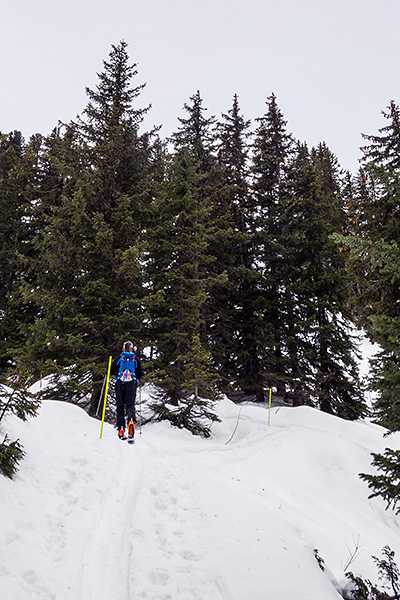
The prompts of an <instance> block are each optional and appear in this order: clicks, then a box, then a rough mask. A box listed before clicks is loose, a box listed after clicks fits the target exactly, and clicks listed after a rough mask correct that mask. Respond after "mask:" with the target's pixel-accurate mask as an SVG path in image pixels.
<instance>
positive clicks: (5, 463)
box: [0, 436, 25, 479]
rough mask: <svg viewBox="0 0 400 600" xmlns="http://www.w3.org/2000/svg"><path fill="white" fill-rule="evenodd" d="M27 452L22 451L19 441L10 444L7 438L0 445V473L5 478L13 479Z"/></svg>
mask: <svg viewBox="0 0 400 600" xmlns="http://www.w3.org/2000/svg"><path fill="white" fill-rule="evenodd" d="M24 456H25V452H24V451H23V449H22V446H21V444H20V443H19V440H15V441H14V442H9V440H8V437H7V436H5V437H4V440H3V441H2V443H1V444H0V472H1V473H3V475H4V476H5V477H9V478H10V479H12V478H13V476H14V475H15V473H16V472H17V471H18V463H19V462H20V461H21V460H22V459H23V458H24Z"/></svg>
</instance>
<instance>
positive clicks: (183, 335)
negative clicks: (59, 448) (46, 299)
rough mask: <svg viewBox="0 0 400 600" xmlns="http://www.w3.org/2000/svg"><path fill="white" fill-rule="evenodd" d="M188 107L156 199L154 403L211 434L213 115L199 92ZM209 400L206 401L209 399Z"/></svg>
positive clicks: (178, 421)
mask: <svg viewBox="0 0 400 600" xmlns="http://www.w3.org/2000/svg"><path fill="white" fill-rule="evenodd" d="M190 100H191V104H185V106H184V108H185V110H186V112H187V113H188V118H187V119H184V118H181V119H180V122H181V127H180V129H179V130H178V132H177V133H176V134H174V136H173V140H174V144H175V152H174V154H173V156H171V158H170V164H169V168H168V173H167V181H166V184H165V187H164V193H163V194H162V195H161V197H160V198H159V201H158V202H156V203H155V207H154V209H155V214H154V220H155V221H156V223H157V226H154V224H153V227H152V232H151V233H150V235H152V236H153V238H152V243H151V247H150V266H149V271H150V277H151V282H152V299H151V306H152V308H151V314H152V320H153V328H154V337H155V340H156V343H157V359H156V361H155V381H156V382H157V384H158V385H159V387H160V389H161V393H160V394H159V401H158V402H156V403H155V404H154V407H155V409H156V411H157V412H158V414H159V415H160V418H167V419H169V420H171V422H173V423H174V424H176V425H178V426H181V427H186V428H188V429H189V430H191V431H192V432H193V433H200V434H202V435H206V436H207V435H209V424H210V421H213V420H215V419H216V417H215V415H214V414H213V412H212V408H211V406H210V405H209V402H208V400H212V399H213V398H214V397H215V372H214V369H213V367H212V364H211V357H210V353H209V349H208V347H207V343H206V335H205V305H206V301H207V297H208V294H209V291H210V289H211V286H212V284H213V282H214V279H215V278H214V274H213V271H212V258H211V259H210V254H209V252H210V246H211V244H212V239H213V236H214V233H215V232H214V226H213V224H212V223H211V222H210V210H211V205H212V197H211V194H212V189H213V187H212V183H213V178H214V173H215V172H214V168H215V158H214V157H213V155H212V150H211V142H212V135H211V132H210V128H211V126H212V123H213V119H212V118H211V119H206V118H205V116H204V110H205V109H204V108H203V106H202V99H201V97H200V94H199V92H197V94H196V95H195V96H193V97H192V98H191V99H190ZM203 399H205V400H203Z"/></svg>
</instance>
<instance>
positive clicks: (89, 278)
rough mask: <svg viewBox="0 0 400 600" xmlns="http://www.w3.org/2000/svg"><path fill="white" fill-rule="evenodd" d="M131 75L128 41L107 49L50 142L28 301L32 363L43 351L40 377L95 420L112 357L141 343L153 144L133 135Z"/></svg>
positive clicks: (138, 112) (138, 118)
mask: <svg viewBox="0 0 400 600" xmlns="http://www.w3.org/2000/svg"><path fill="white" fill-rule="evenodd" d="M136 74H137V71H136V65H130V64H129V57H128V54H127V44H126V43H125V42H120V44H119V45H118V46H112V49H111V52H110V56H109V61H105V62H104V70H103V71H102V73H101V74H100V75H99V84H98V86H97V87H96V89H95V90H89V89H87V94H88V97H89V103H88V105H87V107H86V109H85V111H84V113H83V116H82V118H81V119H79V121H78V122H77V123H71V124H69V125H68V126H67V128H66V132H65V133H64V134H63V135H53V136H52V138H51V139H49V140H48V142H47V143H48V146H49V148H50V149H51V151H50V154H49V162H50V165H49V166H48V169H47V173H46V175H47V176H48V177H50V178H51V179H52V180H53V182H55V183H56V184H57V185H56V188H55V190H54V191H52V192H51V191H50V190H49V189H48V188H49V186H48V183H49V180H48V179H46V178H44V181H43V187H44V188H45V190H47V195H45V201H44V202H42V204H41V205H40V210H41V214H40V219H41V220H42V227H41V229H40V231H39V233H38V235H37V238H36V247H37V250H38V255H39V258H38V260H37V262H36V264H35V265H34V269H35V271H36V274H37V287H36V288H35V290H33V292H32V294H31V297H32V300H34V301H35V302H36V303H37V304H38V305H39V306H40V307H41V316H40V319H38V320H37V322H36V324H35V326H34V327H33V328H32V330H31V337H30V338H29V344H28V346H30V355H31V356H36V357H37V358H39V356H40V354H41V353H42V356H43V360H42V366H43V370H44V372H53V373H54V372H56V375H57V381H56V385H57V390H58V393H59V394H60V397H61V398H64V399H68V400H73V401H80V402H82V404H83V405H84V406H87V407H88V409H89V411H90V412H91V414H94V413H95V412H96V408H97V405H98V400H99V395H100V391H101V383H102V380H103V377H104V372H105V369H106V365H107V358H108V356H109V355H110V354H112V353H113V352H115V348H118V347H119V346H120V343H121V339H122V338H125V337H128V338H132V339H133V340H134V341H135V343H136V344H137V345H139V346H140V345H141V337H140V336H141V334H140V331H141V323H142V320H143V285H142V271H141V265H140V255H141V236H142V231H143V229H144V227H145V225H146V223H145V219H146V214H147V212H146V211H147V207H148V204H149V203H150V201H151V183H149V176H148V175H149V162H150V150H149V137H148V135H147V136H143V137H141V135H140V133H139V126H140V124H141V123H142V120H143V117H144V114H145V112H146V109H137V108H135V107H134V106H133V102H134V101H135V100H136V98H137V97H138V96H139V94H140V91H141V89H142V87H143V86H137V87H132V85H131V83H132V79H133V77H134V76H135V75H136ZM49 202H50V203H51V206H50V207H49ZM26 293H27V295H28V291H26ZM51 393H52V395H53V396H54V391H51ZM88 394H89V396H88Z"/></svg>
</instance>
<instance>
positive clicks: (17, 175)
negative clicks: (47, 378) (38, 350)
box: [0, 131, 41, 375]
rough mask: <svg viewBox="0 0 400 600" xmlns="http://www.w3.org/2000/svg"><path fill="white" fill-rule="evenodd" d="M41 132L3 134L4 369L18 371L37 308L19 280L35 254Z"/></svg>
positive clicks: (0, 327) (0, 260)
mask: <svg viewBox="0 0 400 600" xmlns="http://www.w3.org/2000/svg"><path fill="white" fill-rule="evenodd" d="M40 148H41V136H33V137H32V138H31V140H30V141H29V143H25V141H24V139H23V137H22V135H21V133H20V132H18V131H14V132H12V133H10V134H8V135H2V136H0V204H1V206H0V237H1V241H2V243H1V249H0V374H2V375H4V374H5V373H6V372H7V370H8V369H12V371H13V373H14V374H15V369H16V364H15V354H16V352H17V350H18V347H19V346H20V345H21V343H23V340H24V328H25V327H27V326H28V325H29V323H31V322H32V320H33V318H34V316H35V311H34V308H33V307H32V306H31V305H30V304H29V303H26V302H23V300H22V298H21V295H20V293H19V285H20V282H21V281H23V280H26V281H29V276H28V274H27V271H26V261H27V260H28V259H29V257H32V253H33V248H32V237H33V233H34V230H33V227H32V218H33V217H32V211H33V208H34V205H35V200H36V194H37V191H36V186H37V178H38V170H39V154H40Z"/></svg>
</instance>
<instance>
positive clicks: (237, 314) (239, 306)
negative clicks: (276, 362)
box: [207, 95, 253, 395]
mask: <svg viewBox="0 0 400 600" xmlns="http://www.w3.org/2000/svg"><path fill="white" fill-rule="evenodd" d="M249 127H250V121H248V120H246V119H245V118H244V117H243V115H242V114H241V111H240V107H239V100H238V96H237V95H235V96H234V98H233V104H232V108H231V109H230V110H229V111H228V114H223V115H222V120H221V121H220V122H219V123H218V128H217V138H218V161H219V167H220V169H221V173H220V183H219V188H218V191H217V193H216V194H215V200H214V202H213V206H212V218H213V221H214V223H215V226H216V235H215V238H214V244H213V250H212V251H213V255H214V256H215V267H216V272H217V273H219V274H225V275H226V278H225V279H224V280H223V281H221V282H220V283H219V284H218V285H216V286H215V287H214V289H213V291H212V294H211V295H210V297H209V300H208V313H209V314H208V317H207V320H208V324H209V336H210V340H211V347H212V355H213V359H214V361H215V363H216V364H217V365H218V370H219V373H220V377H221V378H220V386H221V388H222V390H223V391H224V392H226V393H228V394H234V395H237V394H238V393H239V394H240V392H241V391H242V392H243V389H242V380H243V378H244V372H243V367H242V361H243V356H242V353H243V348H244V345H243V340H244V337H245V331H246V328H247V300H248V298H249V294H250V290H251V284H252V280H253V270H252V257H251V249H250V235H249V219H250V214H251V211H250V192H249V145H248V138H249V136H250V133H249ZM243 385H245V384H244V383H243Z"/></svg>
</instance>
